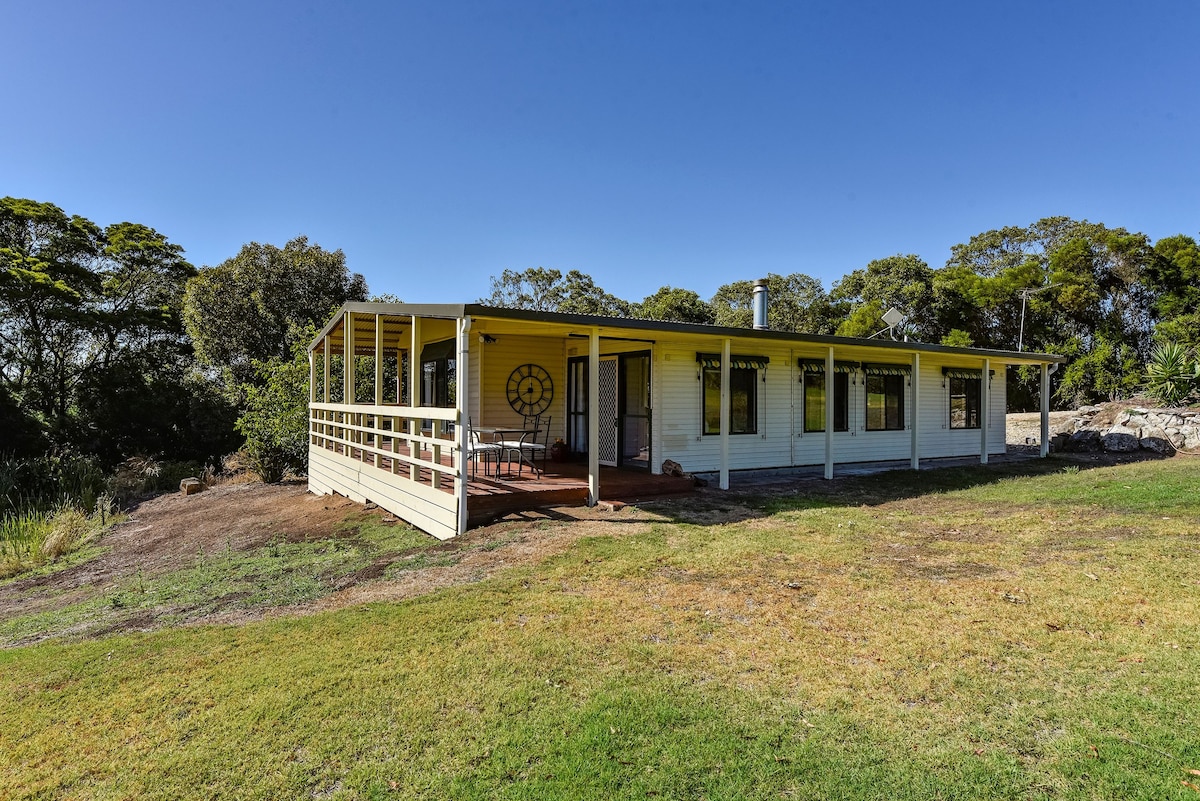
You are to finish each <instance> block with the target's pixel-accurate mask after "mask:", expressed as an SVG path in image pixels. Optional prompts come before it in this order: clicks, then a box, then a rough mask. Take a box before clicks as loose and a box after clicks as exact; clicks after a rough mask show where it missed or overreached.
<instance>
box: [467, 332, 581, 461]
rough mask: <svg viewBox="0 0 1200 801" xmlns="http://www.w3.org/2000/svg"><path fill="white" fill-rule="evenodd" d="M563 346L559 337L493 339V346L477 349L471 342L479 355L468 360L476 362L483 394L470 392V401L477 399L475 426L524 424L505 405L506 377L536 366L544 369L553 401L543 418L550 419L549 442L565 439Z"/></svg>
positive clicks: (564, 349) (485, 345)
mask: <svg viewBox="0 0 1200 801" xmlns="http://www.w3.org/2000/svg"><path fill="white" fill-rule="evenodd" d="M565 344H566V343H565V342H564V341H563V339H562V338H561V337H536V336H519V335H513V334H503V335H499V334H498V335H497V336H496V341H495V342H489V343H486V344H484V345H482V346H480V345H479V338H478V337H476V338H475V344H474V346H473V347H474V348H478V349H479V350H480V351H482V355H476V353H475V352H474V351H473V352H472V356H473V357H474V359H475V360H476V361H478V362H480V365H479V372H481V373H482V375H483V386H484V389H483V391H479V390H474V391H473V392H472V396H471V397H472V398H473V399H474V398H478V399H479V405H478V409H479V411H478V413H477V414H475V413H473V414H472V415H471V416H472V418H473V420H474V423H475V425H477V426H492V427H495V426H516V427H520V426H521V425H522V424H523V423H524V420H523V419H522V418H521V416H520V415H519V414H517V413H516V412H514V411H513V408H512V407H511V406H509V404H508V377H509V376H510V375H511V374H512V371H513V370H515V369H517V368H518V367H520V366H521V365H523V364H537V365H540V366H541V367H543V368H545V370H546V372H547V373H549V374H550V378H551V379H552V380H553V381H554V399H553V400H552V401H551V403H550V407H549V408H548V409H547V410H546V411H545V414H548V415H550V416H551V420H550V441H551V442H553V441H554V440H555V438H556V437H564V438H565V437H566V431H567V421H566V414H567V400H566V398H567V356H566V348H565Z"/></svg>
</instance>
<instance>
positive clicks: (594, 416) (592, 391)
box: [587, 328, 600, 506]
mask: <svg viewBox="0 0 1200 801" xmlns="http://www.w3.org/2000/svg"><path fill="white" fill-rule="evenodd" d="M599 502H600V329H599V328H593V329H592V330H591V333H590V334H589V336H588V499H587V503H588V506H595V505H596V504H597V503H599Z"/></svg>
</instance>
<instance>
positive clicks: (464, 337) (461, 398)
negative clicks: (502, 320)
mask: <svg viewBox="0 0 1200 801" xmlns="http://www.w3.org/2000/svg"><path fill="white" fill-rule="evenodd" d="M470 333H471V318H470V317H463V318H462V319H461V320H459V321H458V361H457V362H456V363H455V367H454V385H455V386H454V407H455V411H456V412H457V413H458V416H457V418H456V421H455V424H454V439H455V440H456V441H457V443H458V472H457V473H456V474H455V482H454V491H455V493H457V494H458V533H459V534H464V533H466V531H467V491H468V481H467V479H468V476H469V474H468V472H467V458H466V457H467V436H468V431H467V410H468V409H470V408H471V404H470V399H469V398H468V397H467V393H468V392H469V391H470V388H471V382H470V381H469V380H468V372H467V371H468V370H469V369H470V357H471V341H470V338H469V334H470Z"/></svg>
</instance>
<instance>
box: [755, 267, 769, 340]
mask: <svg viewBox="0 0 1200 801" xmlns="http://www.w3.org/2000/svg"><path fill="white" fill-rule="evenodd" d="M754 327H755V329H757V330H759V331H765V330H766V328H767V279H765V278H760V279H758V280H757V281H755V282H754Z"/></svg>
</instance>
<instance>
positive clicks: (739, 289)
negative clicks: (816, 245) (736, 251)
mask: <svg viewBox="0 0 1200 801" xmlns="http://www.w3.org/2000/svg"><path fill="white" fill-rule="evenodd" d="M766 280H767V296H768V304H767V327H768V328H770V329H772V330H775V331H795V332H801V333H808V334H830V333H833V329H834V328H835V322H834V307H833V306H832V305H831V302H830V297H829V295H828V293H826V292H825V288H824V287H823V286H822V285H821V282H820V281H818V280H817V279H816V278H813V277H812V276H810V275H805V274H804V273H792V274H790V275H776V274H775V273H768V274H767V278H766ZM709 303H710V305H711V306H712V309H713V317H714V320H715V321H716V324H717V325H727V326H733V327H735V328H749V327H751V326H753V324H754V282H753V281H749V280H741V281H733V282H731V283H728V284H724V285H723V286H721V287H718V288H717V291H716V293H715V294H714V295H713V297H712V300H710V301H709Z"/></svg>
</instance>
